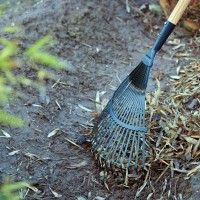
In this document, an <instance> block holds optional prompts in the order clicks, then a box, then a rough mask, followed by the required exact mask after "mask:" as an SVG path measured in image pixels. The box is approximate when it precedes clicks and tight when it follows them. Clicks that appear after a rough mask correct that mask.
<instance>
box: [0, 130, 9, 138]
mask: <svg viewBox="0 0 200 200" xmlns="http://www.w3.org/2000/svg"><path fill="white" fill-rule="evenodd" d="M1 132H2V134H3V135H0V138H11V136H10V134H8V133H7V132H6V131H4V130H2V129H1Z"/></svg>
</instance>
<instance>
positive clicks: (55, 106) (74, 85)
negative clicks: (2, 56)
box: [0, 0, 199, 200]
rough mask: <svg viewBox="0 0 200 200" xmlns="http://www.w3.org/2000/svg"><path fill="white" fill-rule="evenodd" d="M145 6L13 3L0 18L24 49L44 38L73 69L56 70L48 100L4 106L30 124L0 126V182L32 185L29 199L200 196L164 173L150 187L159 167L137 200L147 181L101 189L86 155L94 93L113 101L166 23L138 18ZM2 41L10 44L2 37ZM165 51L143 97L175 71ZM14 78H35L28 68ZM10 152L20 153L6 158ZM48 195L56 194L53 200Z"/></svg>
mask: <svg viewBox="0 0 200 200" xmlns="http://www.w3.org/2000/svg"><path fill="white" fill-rule="evenodd" d="M17 2H18V3H17ZM144 3H149V1H139V0H138V1H136V2H134V1H131V2H129V4H130V13H128V12H127V11H126V4H125V1H123V0H112V1H104V0H101V1H99V0H87V1H84V0H79V1H78V0H42V1H11V4H12V5H13V6H11V8H10V9H9V11H8V12H7V14H6V15H5V16H3V17H2V18H1V19H0V26H1V28H2V27H4V26H5V25H10V24H11V23H15V24H18V25H20V26H21V27H22V30H21V32H20V34H21V35H20V38H21V41H22V42H21V44H20V48H21V49H25V48H27V47H28V46H29V45H30V44H32V43H34V42H35V41H37V40H38V39H40V38H42V37H43V36H45V35H52V36H53V37H54V38H55V39H56V41H57V43H56V44H55V45H54V46H51V47H50V51H51V53H53V54H55V55H58V56H59V57H61V58H63V59H66V60H68V62H69V63H70V66H71V67H70V69H69V70H62V71H60V70H58V71H55V72H54V73H55V78H54V79H53V80H47V82H46V87H47V93H46V95H45V97H44V96H43V97H41V96H40V95H39V92H38V90H37V89H33V88H29V87H27V88H25V87H22V88H19V89H20V90H21V91H23V92H24V93H25V94H26V96H25V97H21V98H18V99H17V100H15V101H14V102H12V103H11V104H10V105H7V107H6V109H7V110H8V111H9V112H11V113H13V114H16V115H18V116H20V117H21V118H23V119H25V120H26V121H27V124H28V125H27V126H26V127H24V128H14V127H9V126H1V129H3V130H5V131H6V132H8V133H9V134H10V135H11V138H1V140H0V176H1V181H2V180H3V178H4V177H12V179H13V180H15V181H18V180H25V181H28V182H30V183H31V184H32V185H34V186H35V187H36V188H37V189H38V191H37V192H33V191H31V190H30V191H29V192H28V193H27V194H26V195H24V196H26V197H25V198H26V199H30V200H31V199H48V200H51V199H57V198H59V199H63V200H64V199H66V200H76V199H79V200H86V199H88V200H92V199H96V200H103V199H108V200H122V199H124V200H128V199H141V200H143V199H181V198H183V199H189V196H190V195H191V194H192V190H198V189H199V188H198V186H197V185H198V184H197V183H199V178H198V177H196V180H197V181H196V182H195V184H196V188H195V189H194V188H192V184H191V183H190V180H184V178H183V175H182V174H177V176H176V178H174V179H171V177H170V173H169V174H168V173H166V175H165V176H163V177H162V178H161V179H160V180H159V181H158V182H156V183H155V181H154V180H157V179H158V177H159V176H160V174H161V172H160V169H159V166H158V167H154V169H152V172H151V173H152V174H151V181H149V182H150V183H151V184H148V185H147V186H146V187H145V188H144V190H143V191H142V192H141V194H140V196H139V197H137V198H136V197H135V195H136V192H137V189H138V188H139V187H140V186H141V185H142V184H143V181H144V177H141V180H139V181H138V182H136V183H133V184H132V185H131V186H130V187H124V186H123V185H122V184H117V183H116V182H114V183H109V184H108V185H105V184H104V182H103V181H102V177H101V175H102V173H101V171H102V169H100V167H99V166H98V163H97V161H95V159H94V156H93V154H92V153H91V147H90V143H89V142H88V140H89V139H90V136H91V126H92V119H93V117H94V113H95V112H96V110H95V109H96V103H95V97H96V93H97V91H99V92H102V91H106V94H104V96H103V98H104V99H108V98H109V97H110V96H111V94H112V92H113V91H114V90H115V89H116V87H117V86H118V85H119V83H120V81H121V80H123V78H125V77H126V75H128V74H129V73H130V72H131V70H132V69H133V68H134V67H136V65H137V64H138V63H139V61H140V60H141V58H142V56H143V55H144V53H145V52H146V50H147V49H148V48H149V47H150V46H151V44H152V43H153V39H154V38H155V36H156V34H157V32H158V30H159V28H158V27H160V26H161V25H162V24H163V22H164V17H163V16H161V13H160V14H152V13H151V14H149V13H146V14H145V15H143V14H142V13H141V12H140V10H139V9H138V8H139V6H141V5H143V4H144ZM147 19H148V20H147ZM1 36H4V37H5V36H6V37H10V36H7V35H5V34H3V33H1ZM172 37H178V34H175V35H173V36H172ZM185 40H186V41H187V38H186V39H185ZM170 48H171V46H170V45H168V44H167V45H166V46H165V47H164V48H163V50H162V51H161V52H160V53H159V55H158V56H157V59H156V61H155V65H154V68H153V69H152V73H151V78H150V83H149V88H148V91H150V90H154V89H155V85H156V83H155V80H154V79H155V76H158V75H159V76H161V79H162V81H161V84H162V85H161V86H162V89H163V90H168V87H169V85H168V83H167V80H168V77H169V75H170V74H173V73H174V71H175V70H176V65H177V59H173V56H172V54H171V51H170ZM19 56H21V55H19ZM182 62H185V61H182ZM28 64H29V63H28ZM17 73H22V74H24V75H26V76H27V77H29V78H34V69H33V68H32V66H31V64H30V66H28V65H27V66H25V67H24V68H21V69H19V71H17ZM59 80H60V81H59ZM55 83H56V84H55ZM52 86H53V87H52ZM80 105H81V106H84V107H86V108H88V109H89V110H88V111H86V110H85V109H83V108H81V106H80ZM91 111H92V112H91ZM55 129H59V131H58V133H57V134H55V135H54V136H52V137H49V138H48V137H47V136H48V134H49V133H50V132H51V131H53V130H55ZM69 140H70V141H74V142H76V143H77V144H78V145H77V146H76V145H74V144H72V143H71V142H69ZM15 150H19V152H18V153H16V154H15V155H12V156H9V155H8V154H9V153H10V152H12V151H15ZM164 183H166V188H164ZM195 184H194V185H195ZM107 186H108V188H109V190H108V188H107ZM170 189H171V194H170V195H169V190H170ZM52 191H55V192H56V193H57V195H58V197H57V198H56V194H55V193H54V194H53V192H52ZM150 193H152V194H151V195H150ZM60 195H62V197H61V196H60ZM59 196H60V197H59ZM148 196H149V197H148ZM150 196H151V197H150ZM147 197H148V198H147ZM193 199H195V197H194V198H193ZM196 199H198V194H197V195H196Z"/></svg>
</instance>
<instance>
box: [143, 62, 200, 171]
mask: <svg viewBox="0 0 200 200" xmlns="http://www.w3.org/2000/svg"><path fill="white" fill-rule="evenodd" d="M199 74H200V61H195V62H193V63H191V64H190V65H188V66H185V67H183V68H180V67H179V68H177V75H176V76H172V77H171V84H170V91H165V92H164V91H161V90H160V87H159V83H158V90H157V91H156V92H155V93H153V94H149V95H147V102H148V104H149V105H148V108H149V110H148V113H149V115H150V133H149V139H150V141H151V142H150V143H151V147H152V151H151V154H150V163H151V162H156V161H159V162H162V163H164V164H165V165H168V166H170V167H171V169H172V170H174V171H179V172H184V173H189V170H190V169H191V168H192V167H193V165H194V164H195V163H194V162H196V164H199V163H198V161H199V159H200V84H199V83H200V75H199Z"/></svg>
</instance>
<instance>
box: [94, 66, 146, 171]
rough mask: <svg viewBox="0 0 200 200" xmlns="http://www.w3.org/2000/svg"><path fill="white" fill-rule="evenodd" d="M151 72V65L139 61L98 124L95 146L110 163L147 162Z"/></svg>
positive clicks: (115, 94)
mask: <svg viewBox="0 0 200 200" xmlns="http://www.w3.org/2000/svg"><path fill="white" fill-rule="evenodd" d="M148 75H149V67H147V66H145V65H144V64H143V63H141V64H140V65H138V67H136V69H135V70H133V72H132V73H131V74H130V75H129V76H128V77H127V78H126V79H125V80H124V81H123V83H122V84H121V85H120V86H119V88H118V89H117V90H116V91H115V93H114V95H113V97H112V98H111V99H110V101H109V102H108V104H107V106H106V108H105V109H104V110H103V112H102V114H101V116H100V117H99V120H98V123H97V124H96V125H95V126H94V130H93V132H94V134H95V135H94V137H93V140H92V144H93V149H94V151H95V152H97V154H98V155H99V156H100V157H101V158H103V159H104V160H105V161H106V163H107V164H114V165H117V166H118V167H122V168H129V167H130V166H135V167H136V168H137V167H138V164H140V163H142V164H143V165H144V163H145V133H146V128H145V112H144V111H145V89H146V84H147V79H148ZM141 76H142V77H141ZM140 161H141V162H140Z"/></svg>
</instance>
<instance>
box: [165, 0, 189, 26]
mask: <svg viewBox="0 0 200 200" xmlns="http://www.w3.org/2000/svg"><path fill="white" fill-rule="evenodd" d="M190 2H191V0H179V1H178V3H177V4H176V6H175V8H174V10H173V11H172V13H171V15H170V16H169V18H168V21H169V22H171V23H172V24H174V25H176V24H177V23H178V21H179V20H180V18H181V17H182V15H183V13H184V11H185V10H186V8H187V7H188V5H189V3H190Z"/></svg>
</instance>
